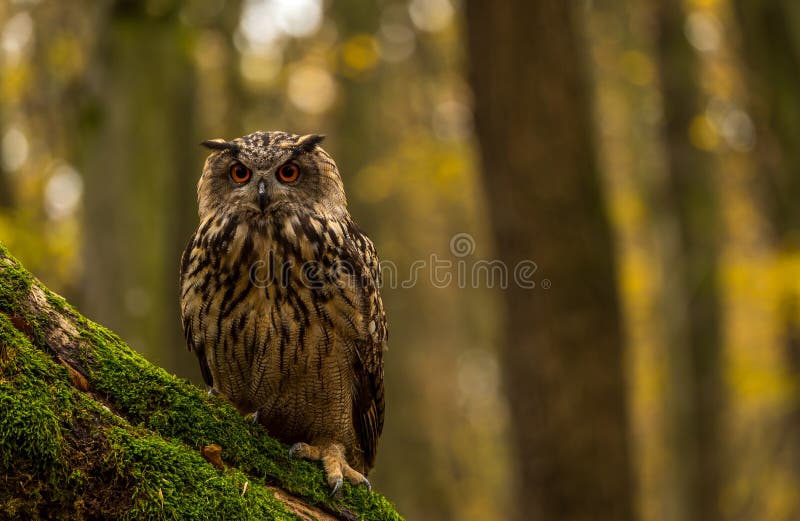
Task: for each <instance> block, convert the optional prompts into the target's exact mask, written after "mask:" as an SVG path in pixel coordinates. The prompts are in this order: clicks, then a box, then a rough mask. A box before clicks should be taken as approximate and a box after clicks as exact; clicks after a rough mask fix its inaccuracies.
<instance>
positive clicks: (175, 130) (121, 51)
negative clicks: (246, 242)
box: [80, 0, 213, 376]
mask: <svg viewBox="0 0 800 521" xmlns="http://www.w3.org/2000/svg"><path fill="white" fill-rule="evenodd" d="M158 6H159V7H158V9H161V10H163V11H162V12H160V13H152V12H146V6H145V5H144V4H142V3H140V2H128V1H123V0H120V1H118V2H115V3H114V4H113V6H112V7H111V10H110V13H109V14H108V24H107V25H108V28H107V29H106V31H107V32H106V33H105V34H104V36H103V37H101V38H100V41H99V45H98V51H97V53H98V55H99V56H98V60H97V61H98V63H99V64H100V65H99V68H98V70H96V71H95V72H94V75H95V76H94V80H95V82H96V83H95V86H94V87H95V89H96V91H97V93H98V94H97V99H96V101H95V104H94V105H93V106H92V108H91V109H90V110H87V111H86V114H85V117H84V121H85V125H86V127H85V130H86V134H85V136H86V142H85V143H84V145H85V146H84V155H85V160H84V164H85V168H84V171H85V175H86V199H85V209H86V211H85V232H84V246H83V254H84V265H85V271H84V273H83V285H82V287H83V294H82V295H81V299H80V303H81V305H82V307H83V308H84V309H85V310H86V313H87V314H88V315H89V316H91V317H92V318H94V319H97V320H99V321H102V322H104V323H107V324H108V325H109V326H110V327H113V328H114V329H115V330H118V331H119V332H120V334H121V335H122V336H123V337H124V338H125V339H126V340H128V341H129V342H131V344H132V345H133V346H134V347H135V348H136V349H137V350H139V351H140V352H142V353H145V354H147V355H148V356H150V357H152V358H153V359H155V360H158V361H162V362H163V363H164V364H165V365H166V367H167V368H168V369H169V370H170V371H173V372H178V373H179V374H182V375H184V376H195V375H196V371H194V370H187V368H190V367H195V364H194V363H193V362H191V358H190V356H191V355H189V354H188V353H187V351H186V349H185V348H184V346H185V342H184V340H183V336H182V334H181V331H180V327H179V321H178V320H176V317H177V313H178V304H177V302H178V283H177V273H178V260H179V259H180V255H181V251H182V249H183V247H184V246H185V245H186V242H187V241H188V239H189V237H190V235H191V233H192V230H193V229H194V227H195V226H196V223H197V217H196V207H197V203H196V189H195V187H196V183H197V179H198V178H199V174H200V169H201V166H202V165H201V157H200V156H201V151H200V150H199V149H198V146H197V144H198V143H199V141H200V140H201V139H200V137H198V136H196V135H195V97H194V82H195V79H194V74H193V67H192V62H191V56H190V51H191V39H190V37H191V35H190V34H189V33H188V31H189V30H188V28H187V27H185V26H184V25H182V24H181V22H180V19H179V17H178V6H177V5H172V4H171V3H169V2H162V3H159V4H158ZM205 137H206V138H208V137H209V136H205ZM212 137H213V136H212Z"/></svg>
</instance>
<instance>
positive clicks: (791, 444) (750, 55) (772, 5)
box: [733, 0, 800, 518]
mask: <svg viewBox="0 0 800 521" xmlns="http://www.w3.org/2000/svg"><path fill="white" fill-rule="evenodd" d="M733 7H734V13H735V15H736V19H737V21H738V26H739V32H740V34H741V42H740V47H741V54H742V57H743V59H744V63H745V70H746V73H745V74H744V77H745V80H746V84H747V90H748V98H749V99H748V105H749V106H748V109H749V112H750V114H751V115H752V116H753V119H754V123H755V130H756V143H755V149H754V153H753V159H754V160H755V163H756V167H757V175H756V186H755V188H756V190H755V191H756V193H757V194H759V196H760V199H761V206H762V209H763V210H764V214H765V215H766V216H767V220H768V226H769V231H770V233H771V236H772V237H771V239H772V243H773V246H774V247H775V249H776V253H777V254H778V255H779V256H782V257H784V258H792V257H795V256H797V255H798V253H800V205H798V203H797V202H798V200H800V147H798V136H800V41H798V40H797V37H796V35H797V32H798V29H800V5H798V4H797V2H794V1H791V0H789V1H786V0H783V1H774V0H770V1H765V0H748V1H744V0H735V1H734V2H733ZM779 299H780V300H779V306H780V309H779V313H780V315H779V317H778V320H780V325H779V328H780V334H781V336H782V339H781V340H782V343H783V350H784V357H785V358H784V359H785V364H786V367H787V372H788V373H789V375H790V376H791V377H792V378H793V381H798V380H800V295H798V294H797V291H796V290H795V289H794V288H793V287H792V286H791V285H787V287H784V288H782V291H781V294H780V295H779ZM781 430H782V431H783V434H782V435H781V436H780V441H779V442H778V447H777V451H783V450H786V448H788V453H789V454H790V455H791V460H790V461H792V463H793V470H794V474H795V480H797V481H800V399H799V398H798V397H797V396H796V395H794V396H793V397H792V400H791V404H790V406H789V411H788V413H787V415H786V417H785V419H784V423H783V428H782V429H781ZM798 515H800V512H798V508H797V507H795V508H794V511H793V512H792V513H791V516H790V517H793V518H796V517H798Z"/></svg>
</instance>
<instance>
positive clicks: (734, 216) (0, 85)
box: [0, 0, 800, 521]
mask: <svg viewBox="0 0 800 521" xmlns="http://www.w3.org/2000/svg"><path fill="white" fill-rule="evenodd" d="M259 129H261V130H275V129H282V130H288V131H293V132H297V133H309V132H315V133H323V134H326V135H327V136H328V138H327V140H326V141H325V143H324V146H325V148H326V149H327V150H328V151H330V152H331V153H332V154H333V156H334V157H335V158H336V160H337V162H338V164H339V167H340V170H341V172H342V175H343V178H344V182H345V187H346V190H347V193H348V197H349V201H350V207H351V213H352V214H353V215H354V217H355V218H356V220H357V221H358V222H360V223H361V225H362V227H363V228H364V229H365V230H366V231H367V233H368V234H369V235H370V236H371V237H372V238H373V240H374V242H375V243H376V245H377V247H378V251H379V252H380V254H381V257H382V258H383V259H385V260H387V261H390V262H391V263H393V265H394V266H396V267H397V269H398V273H399V277H400V279H401V280H402V279H404V278H405V276H406V275H407V274H408V273H409V271H410V269H411V267H412V266H413V265H414V263H415V261H420V260H421V261H426V260H428V259H430V257H431V255H437V256H438V258H440V259H449V260H451V261H453V262H454V263H455V262H456V261H470V262H476V261H478V260H489V259H499V260H502V261H505V262H507V263H509V264H508V265H513V264H514V263H516V262H518V261H520V260H525V259H528V260H532V261H534V262H535V263H536V264H537V270H536V272H535V275H534V277H533V279H534V280H535V281H536V287H534V288H532V289H531V288H523V287H520V285H518V284H514V281H513V280H512V281H510V284H509V287H508V288H505V289H503V288H500V287H497V286H496V285H495V287H492V284H490V283H488V282H486V283H483V284H467V285H466V286H468V287H459V286H464V285H463V284H456V283H451V284H441V283H438V282H437V281H436V280H433V279H432V278H431V277H427V276H421V277H420V278H419V280H418V282H417V283H416V284H414V285H413V286H412V287H403V286H402V285H399V284H397V283H395V284H392V285H391V287H389V286H388V285H387V287H385V288H384V290H383V295H384V301H385V303H386V307H387V312H388V315H389V320H390V331H391V333H390V346H391V349H390V351H389V352H388V353H387V360H386V385H387V404H388V405H387V417H386V427H385V431H384V435H383V437H382V440H381V444H380V450H379V456H378V464H377V467H376V469H375V471H374V473H373V474H372V475H371V476H370V478H371V479H372V480H373V484H374V486H375V487H376V488H377V490H379V491H380V492H382V493H384V494H385V495H387V496H388V497H389V498H390V499H391V500H392V501H394V502H395V503H396V505H397V507H398V509H399V510H400V512H401V513H403V514H404V515H405V516H406V517H407V518H408V519H412V520H447V519H453V520H456V519H457V520H494V519H510V518H513V517H516V518H517V519H520V520H522V519H539V520H543V521H551V520H552V521H557V520H575V521H577V520H588V519H593V520H606V519H607V520H627V519H641V520H645V521H717V520H731V521H733V520H748V521H750V520H764V521H784V520H786V521H788V520H797V519H800V251H799V250H800V3H798V2H797V1H796V0H684V1H681V0H640V1H635V0H585V1H571V0H570V1H565V0H504V1H500V2H480V1H479V0H377V1H373V2H369V1H364V0H328V1H323V0H185V1H178V0H141V1H132V0H130V1H129V0H116V1H114V0H105V1H96V0H91V1H90V0H70V1H59V0H2V1H0V145H1V146H0V240H2V241H3V242H4V243H5V244H6V245H7V246H8V247H9V248H10V250H11V251H12V252H13V254H15V255H16V256H18V257H19V258H20V259H21V260H22V261H23V262H24V263H25V264H26V266H27V267H28V268H29V269H31V270H32V271H33V272H34V273H36V274H37V276H38V277H40V278H41V279H42V280H43V281H44V282H45V283H46V284H48V285H49V286H50V287H52V288H53V289H54V290H56V291H59V292H60V293H62V294H63V295H64V296H65V297H66V298H67V299H68V300H70V301H72V302H74V303H75V304H77V306H78V308H79V309H80V310H81V311H82V312H83V313H85V314H87V315H88V316H90V317H91V318H93V319H95V320H96V321H98V322H101V323H103V324H104V325H106V326H108V327H111V328H112V329H114V330H115V331H116V332H118V333H119V334H120V335H121V336H122V337H123V338H124V339H125V340H126V341H128V342H129V343H130V344H131V345H132V346H133V347H134V348H135V349H137V350H139V351H140V352H142V353H143V354H145V355H146V356H147V357H148V358H149V359H150V360H151V361H153V362H155V363H157V364H159V365H161V366H163V367H165V368H166V369H167V370H169V371H171V372H174V373H176V374H178V375H180V376H183V377H186V378H189V379H191V380H193V381H195V382H197V383H198V384H199V383H200V382H201V380H200V374H199V371H198V367H197V363H196V361H195V359H194V357H193V355H192V354H191V353H189V352H187V350H186V347H185V343H184V340H183V338H182V335H181V331H180V325H179V321H178V304H177V301H178V297H177V273H178V259H179V256H180V252H181V250H182V249H183V247H184V245H185V244H186V241H187V240H188V238H189V236H190V234H191V232H192V230H193V229H194V227H195V225H196V193H195V186H196V182H197V179H198V177H199V174H200V171H201V168H202V162H203V160H204V157H205V154H206V152H205V151H204V150H202V149H201V148H200V147H199V146H198V143H199V142H200V141H202V140H204V139H209V138H215V137H225V138H233V137H235V136H239V135H242V134H245V133H249V132H251V131H254V130H259ZM458 234H469V237H468V238H467V239H468V240H469V241H470V242H469V243H468V244H467V246H468V249H467V250H456V249H454V248H453V247H451V246H452V245H451V239H453V238H454V237H461V238H464V237H465V236H463V235H458ZM473 245H474V250H473V248H472V247H473ZM487 281H488V279H487ZM548 286H549V287H548Z"/></svg>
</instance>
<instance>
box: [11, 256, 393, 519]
mask: <svg viewBox="0 0 800 521" xmlns="http://www.w3.org/2000/svg"><path fill="white" fill-rule="evenodd" d="M214 445H217V446H219V448H218V449H217V454H218V455H217V456H216V457H212V456H211V454H213V452H214V451H213V450H210V449H211V448H212V447H213V446H214ZM220 449H221V451H220ZM203 458H206V459H203ZM0 517H1V518H8V519H123V518H125V519H172V518H175V519H226V520H227V519H303V520H306V519H307V520H312V519H319V520H333V519H348V520H353V519H373V520H379V519H387V520H400V519H402V518H401V517H400V516H399V514H397V512H396V511H395V510H394V508H393V507H392V506H391V504H390V503H389V502H388V501H387V500H386V499H384V498H383V497H381V496H380V495H378V494H376V493H370V492H367V491H366V489H364V488H363V487H360V488H354V487H350V486H349V485H345V491H344V494H343V495H341V496H339V497H330V496H329V488H328V486H327V484H326V483H325V480H324V477H323V475H322V472H321V469H320V468H319V466H318V465H313V464H311V463H309V462H304V461H297V460H292V459H290V458H289V457H288V447H286V446H285V445H282V444H280V443H278V442H277V441H274V440H272V439H271V438H269V437H268V436H267V435H266V433H265V431H264V429H263V428H262V427H261V426H257V425H253V424H252V423H251V422H250V421H249V420H247V419H246V418H244V417H242V416H241V415H239V414H238V412H236V411H235V409H234V408H233V407H231V406H230V405H229V404H227V403H226V402H224V401H223V400H222V399H220V398H215V397H207V396H206V393H204V392H203V391H201V390H200V389H198V388H196V387H194V386H192V385H191V384H189V383H188V382H186V381H184V380H180V379H178V378H176V377H174V376H172V375H170V374H168V373H167V372H165V371H164V370H162V369H160V368H157V367H155V366H153V365H151V364H149V363H148V362H147V361H146V360H144V359H143V358H142V357H141V356H139V355H138V354H137V353H136V352H134V351H133V350H131V349H130V348H129V347H128V346H127V345H125V344H124V343H123V342H122V341H121V340H120V339H119V337H117V336H116V335H115V334H113V333H111V332H110V331H108V330H106V329H104V328H103V327H101V326H98V325H97V324H95V323H93V322H91V321H89V320H87V319H86V318H84V317H83V316H81V315H80V314H78V313H77V312H76V311H75V310H74V309H73V308H72V307H71V306H70V305H69V304H67V303H66V302H65V301H64V300H63V299H62V298H61V297H59V296H58V295H56V294H54V293H52V292H50V291H49V290H48V289H47V288H45V287H44V286H43V285H42V284H41V283H40V282H39V281H37V280H36V279H34V278H33V277H32V276H31V275H30V274H29V273H28V272H27V271H25V269H24V268H23V267H22V266H21V265H20V264H19V263H18V262H17V261H16V260H14V259H13V258H12V257H11V256H10V255H9V254H8V252H7V251H6V250H5V249H4V248H3V247H2V245H0Z"/></svg>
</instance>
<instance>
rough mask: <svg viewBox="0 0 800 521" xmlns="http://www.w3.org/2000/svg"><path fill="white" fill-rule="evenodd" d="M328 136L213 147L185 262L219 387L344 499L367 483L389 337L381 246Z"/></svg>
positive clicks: (205, 365) (207, 374)
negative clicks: (353, 211)
mask: <svg viewBox="0 0 800 521" xmlns="http://www.w3.org/2000/svg"><path fill="white" fill-rule="evenodd" d="M322 139H323V138H322V136H318V135H313V134H312V135H303V136H299V135H294V134H288V133H284V132H255V133H253V134H249V135H247V136H244V137H241V138H237V139H234V140H232V141H225V140H222V139H215V140H211V141H206V142H204V143H203V145H204V146H205V147H207V148H209V149H210V150H211V153H210V155H209V156H208V158H207V160H206V162H205V167H204V168H203V173H202V175H201V177H200V181H199V183H198V185H197V194H198V205H199V212H198V213H199V217H200V223H199V227H198V229H197V231H196V232H195V234H194V236H193V237H192V239H191V240H190V241H189V244H188V245H187V246H186V249H185V251H184V253H183V256H182V259H181V269H180V271H181V274H180V286H181V288H180V295H181V302H180V304H181V318H182V322H183V330H184V334H185V336H186V341H187V343H188V346H189V349H190V350H191V351H193V352H194V353H195V354H196V355H197V358H198V360H199V362H200V371H201V373H202V375H203V378H204V379H205V381H206V383H207V384H208V385H209V386H211V389H212V390H213V391H216V392H218V393H220V394H222V395H224V396H225V397H226V398H227V399H228V400H230V401H231V402H232V403H233V404H234V405H235V406H236V407H237V408H238V409H239V411H240V412H241V413H243V414H254V418H255V421H258V422H259V423H261V424H262V425H264V427H265V428H266V429H267V431H268V432H269V433H270V435H272V436H273V437H276V438H278V439H279V440H281V441H283V442H285V443H287V444H289V445H291V448H290V450H289V454H290V455H291V456H297V457H302V458H305V459H311V460H319V461H321V462H322V466H323V467H324V470H325V474H326V478H327V482H328V484H329V485H330V486H331V487H332V489H333V492H332V493H336V492H337V491H338V490H339V489H340V487H341V485H342V482H343V478H344V479H347V480H348V481H349V482H350V483H352V484H359V483H363V484H365V485H366V486H367V487H368V488H370V485H369V481H368V480H367V478H366V475H367V473H368V472H369V470H370V469H371V468H372V467H373V465H374V464H375V453H376V448H377V443H378V437H379V436H380V434H381V431H382V429H383V414H384V395H383V352H384V350H385V349H386V340H387V330H386V316H385V313H384V309H383V303H382V301H381V296H380V293H379V291H378V288H379V285H380V269H379V264H378V256H377V253H376V251H375V247H374V246H373V244H372V242H371V241H370V240H369V238H367V237H366V235H364V233H363V232H362V231H361V230H360V229H359V227H358V226H357V225H356V224H355V222H354V221H353V219H352V218H351V217H350V214H349V213H348V211H347V201H346V199H345V193H344V187H343V184H342V179H341V177H340V175H339V171H338V168H337V167H336V163H335V162H334V161H333V159H332V158H331V156H330V155H328V153H327V152H325V151H324V150H323V149H322V148H321V147H320V146H319V144H320V142H321V141H322Z"/></svg>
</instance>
